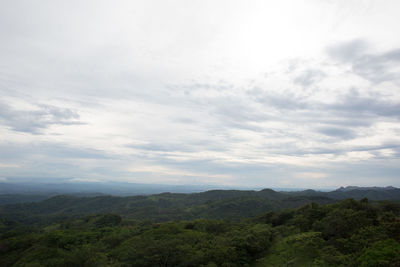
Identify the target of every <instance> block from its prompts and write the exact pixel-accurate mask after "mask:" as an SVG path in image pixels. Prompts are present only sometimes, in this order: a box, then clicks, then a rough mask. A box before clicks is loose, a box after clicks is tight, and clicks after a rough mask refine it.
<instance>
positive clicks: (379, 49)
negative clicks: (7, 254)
mask: <svg viewBox="0 0 400 267" xmlns="http://www.w3.org/2000/svg"><path fill="white" fill-rule="evenodd" d="M399 10H400V1H397V0H394V1H390V0H385V1H379V0H375V1H366V0H357V1H354V0H337V1H329V0H326V1H320V0H308V1H285V0H283V1H281V0H280V1H256V0H254V1H234V0H229V1H223V0H221V1H215V0H214V1H207V0H201V1H196V0H194V1H185V0H179V1H169V0H167V1H151V0H146V1H101V0H96V1H77V0H74V1H71V0H69V1H66V0H65V1H58V0H43V1H27V0H26V1H24V0H20V1H15V0H2V1H0V182H1V181H3V182H4V181H6V182H18V181H27V180H30V181H39V180H40V181H42V180H46V181H49V182H59V181H73V182H79V181H94V182H102V181H123V182H135V183H157V184H180V185H185V184H187V185H204V184H207V185H215V186H219V185H226V186H238V187H240V186H242V187H246V186H247V187H249V186H260V187H286V188H291V187H293V188H294V187H302V188H325V187H339V186H347V185H359V186H389V185H392V186H397V187H399V186H400V34H398V30H399V28H398V25H400V16H399V14H398V13H399V12H398V11H399Z"/></svg>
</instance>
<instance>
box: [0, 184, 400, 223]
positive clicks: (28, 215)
mask: <svg viewBox="0 0 400 267" xmlns="http://www.w3.org/2000/svg"><path fill="white" fill-rule="evenodd" d="M365 197H366V198H368V199H369V200H372V201H375V200H400V189H398V188H394V187H388V188H385V189H382V188H375V187H371V188H359V187H357V188H347V189H345V190H344V189H343V188H339V189H338V190H334V191H331V192H320V191H314V190H304V191H298V192H276V191H274V190H272V189H263V190H260V191H254V190H211V191H206V192H200V193H191V194H183V193H170V192H168V193H161V194H153V195H138V196H129V197H117V196H104V195H100V196H90V195H86V196H85V195H59V196H54V197H51V198H48V199H45V200H42V201H40V202H37V203H33V202H32V203H20V204H12V205H3V206H0V218H2V217H3V218H8V219H12V220H16V221H19V222H27V223H28V222H29V223H32V222H40V221H42V220H43V219H44V218H45V219H46V220H63V219H66V218H70V217H75V216H81V215H84V214H99V213H109V212H113V213H118V214H121V215H123V216H126V217H128V218H131V219H138V220H141V219H149V220H154V221H167V220H183V219H185V220H186V219H195V218H208V219H240V218H245V217H252V216H256V215H259V214H261V213H265V212H268V211H279V210H282V209H287V208H298V207H300V206H302V205H305V204H307V203H311V202H315V203H318V204H329V203H334V202H336V201H338V200H341V199H346V198H354V199H362V198H365Z"/></svg>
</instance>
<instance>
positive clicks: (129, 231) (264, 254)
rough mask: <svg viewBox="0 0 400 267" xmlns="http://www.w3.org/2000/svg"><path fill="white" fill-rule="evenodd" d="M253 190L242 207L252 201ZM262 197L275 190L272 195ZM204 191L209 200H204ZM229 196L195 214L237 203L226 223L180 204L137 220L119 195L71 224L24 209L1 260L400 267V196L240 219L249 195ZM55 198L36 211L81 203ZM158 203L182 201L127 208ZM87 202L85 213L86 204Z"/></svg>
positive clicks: (4, 223)
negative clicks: (100, 210)
mask: <svg viewBox="0 0 400 267" xmlns="http://www.w3.org/2000/svg"><path fill="white" fill-rule="evenodd" d="M225 194H228V195H229V194H231V192H227V193H225ZM246 194H247V193H243V195H242V197H243V198H244V201H243V202H241V203H246V201H248V198H246V197H247V196H246ZM263 194H265V195H269V196H270V194H271V192H269V191H265V192H263ZM179 197H180V198H183V199H185V196H179ZM203 197H204V198H207V199H208V202H207V201H206V202H203V201H204V199H203ZM199 198H201V200H200V199H199ZM223 198H224V196H222V197H221V196H220V197H218V195H215V194H213V193H209V195H207V196H206V197H205V196H204V195H203V196H201V195H196V196H195V197H193V198H191V201H192V203H191V204H190V205H192V204H193V203H197V204H199V205H200V206H201V208H199V206H196V208H194V210H191V211H189V213H191V214H196V213H197V214H203V212H204V211H205V210H208V211H215V209H216V210H220V209H221V207H225V204H227V203H228V202H229V203H230V205H233V207H234V208H233V207H231V206H230V205H228V206H227V207H226V209H228V211H227V212H226V213H224V211H223V210H222V214H227V218H222V219H210V218H209V216H204V217H202V216H198V217H199V219H190V218H189V219H187V220H179V219H176V218H177V217H179V212H178V211H179V210H181V209H177V210H176V211H175V212H172V213H170V216H171V217H170V218H169V217H168V213H164V215H165V216H166V217H165V219H163V220H162V221H158V220H154V219H153V218H152V217H150V218H147V219H148V220H144V219H143V217H142V216H144V214H145V213H142V215H140V216H138V217H135V218H132V214H124V213H121V212H120V210H119V208H118V207H120V205H121V203H120V201H121V200H118V199H117V200H115V199H114V198H109V199H108V200H109V201H110V203H109V204H107V202H106V201H105V200H104V199H101V200H99V199H96V198H89V200H90V201H92V204H93V202H94V203H97V201H100V203H101V205H103V210H104V211H109V212H104V213H100V214H93V213H92V212H90V211H87V212H84V213H82V214H80V215H79V214H75V213H74V214H75V215H74V216H65V217H64V218H65V219H64V220H62V221H60V220H53V219H54V218H53V217H52V216H53V215H49V216H50V217H51V218H47V217H46V216H47V215H46V214H47V213H44V215H43V218H42V219H43V220H41V221H40V224H29V223H28V222H29V221H30V220H32V218H31V216H35V215H32V214H31V213H30V212H26V213H25V214H24V215H25V217H24V218H25V219H24V220H22V221H18V220H17V221H15V220H13V216H14V215H15V213H14V214H11V215H10V216H4V218H3V219H2V220H1V221H0V222H1V224H0V226H1V228H0V229H1V234H0V266H368V267H370V266H399V263H400V257H399V255H400V243H399V242H400V209H399V205H398V203H396V202H382V203H371V202H370V201H368V200H366V199H362V200H360V201H356V200H352V199H349V200H344V201H340V202H337V203H334V204H329V205H319V204H317V203H309V204H306V205H304V206H302V207H300V208H297V209H286V210H283V211H278V210H276V211H269V212H266V213H263V214H260V215H259V216H256V217H250V216H249V217H247V218H243V219H242V220H238V218H236V217H235V219H234V220H233V219H232V218H231V214H232V213H231V211H232V210H234V209H236V208H237V207H240V206H241V204H238V203H239V202H240V201H239V200H238V199H235V200H232V199H231V200H230V201H228V202H226V200H223ZM62 199H64V200H65V201H67V203H62V201H61V200H62ZM53 200H54V201H55V202H56V203H52V199H50V200H48V201H46V203H45V204H44V205H45V208H44V206H43V205H42V206H35V207H34V209H39V208H38V207H41V208H43V209H45V210H53V211H56V210H57V209H56V207H59V206H60V205H61V206H63V207H64V208H65V210H64V212H65V211H66V210H67V209H68V207H71V203H72V204H73V205H75V204H76V203H75V200H74V199H72V200H71V199H68V198H67V199H65V197H60V198H53ZM186 200H187V199H186ZM242 200H243V199H242ZM149 201H150V202H157V203H159V204H160V207H161V206H162V207H164V208H166V209H167V208H168V209H169V210H170V211H171V209H172V208H173V207H174V203H175V201H177V203H180V202H181V201H182V199H181V200H176V199H175V197H171V195H169V194H165V195H163V196H162V198H160V196H153V199H149V198H148V197H137V198H135V201H134V202H128V203H125V202H124V203H125V204H124V205H127V207H125V208H124V209H122V210H125V209H130V208H133V206H134V209H135V210H136V211H137V210H141V211H142V212H144V210H142V208H143V207H147V206H146V205H148V202H149ZM236 202H237V205H234V204H233V203H236ZM140 203H142V204H143V206H140V205H141V204H140ZM221 203H225V204H224V205H221ZM197 204H196V205H197ZM253 204H255V203H253ZM82 205H83V206H81V209H83V208H82V207H86V206H85V205H86V204H82ZM96 205H97V204H96ZM132 205H133V206H132ZM182 205H183V204H182ZM185 205H187V207H189V206H190V205H189V204H187V203H186V204H185ZM28 206H29V205H28ZM20 207H21V206H20ZM23 207H24V208H25V211H26V208H27V207H26V206H23ZM32 207H33V206H32ZM112 207H117V208H116V209H115V210H113V208H112ZM175 208H176V207H175ZM242 208H243V207H242ZM242 208H239V210H241V209H242ZM254 208H255V210H258V207H257V206H256V207H254ZM248 209H250V208H249V207H248ZM183 210H184V209H183ZM182 212H183V214H186V215H187V214H188V213H187V211H182ZM253 212H254V211H253ZM135 214H136V213H135ZM246 214H252V212H249V211H247V213H246ZM59 215H60V214H59ZM186 215H185V216H186ZM185 216H183V217H185ZM189 217H190V216H189ZM194 217H196V218H197V216H194ZM46 218H47V219H48V220H46ZM149 219H150V220H149Z"/></svg>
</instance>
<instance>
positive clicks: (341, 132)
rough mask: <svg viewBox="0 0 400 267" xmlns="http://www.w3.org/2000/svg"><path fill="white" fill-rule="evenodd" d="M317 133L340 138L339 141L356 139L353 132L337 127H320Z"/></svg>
mask: <svg viewBox="0 0 400 267" xmlns="http://www.w3.org/2000/svg"><path fill="white" fill-rule="evenodd" d="M317 131H318V132H320V133H322V134H324V135H327V136H331V137H335V138H340V139H352V138H354V137H356V134H355V133H354V131H352V130H350V129H347V128H338V127H321V128H319V129H317Z"/></svg>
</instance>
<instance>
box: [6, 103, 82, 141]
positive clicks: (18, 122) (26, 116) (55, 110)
mask: <svg viewBox="0 0 400 267" xmlns="http://www.w3.org/2000/svg"><path fill="white" fill-rule="evenodd" d="M36 107H37V109H35V110H30V111H27V110H18V109H14V108H12V107H11V106H9V105H7V104H6V103H4V102H3V103H1V104H0V122H1V123H2V124H3V125H6V126H8V127H10V128H11V129H12V130H14V131H18V132H27V133H32V134H39V133H40V132H41V131H42V130H44V129H46V128H48V127H50V126H51V125H76V124H83V122H81V121H79V114H78V113H77V112H75V111H73V110H71V109H68V108H59V107H55V106H51V105H43V104H39V105H36Z"/></svg>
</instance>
